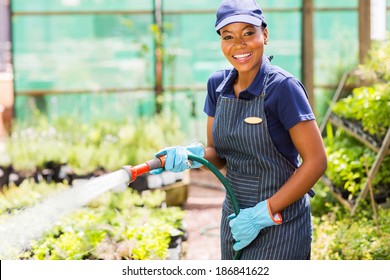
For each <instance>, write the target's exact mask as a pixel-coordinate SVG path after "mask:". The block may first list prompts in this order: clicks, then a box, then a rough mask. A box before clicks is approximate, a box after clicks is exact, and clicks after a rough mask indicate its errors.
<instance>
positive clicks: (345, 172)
mask: <svg viewBox="0 0 390 280" xmlns="http://www.w3.org/2000/svg"><path fill="white" fill-rule="evenodd" d="M327 143H328V142H327V139H325V144H326V151H327V156H328V168H327V170H326V176H328V178H329V179H330V180H332V182H333V184H334V185H335V186H338V187H341V188H343V189H345V190H348V191H349V192H350V193H351V194H352V195H355V194H357V193H358V192H359V191H360V190H361V188H362V186H363V184H364V183H365V180H366V177H367V174H366V168H365V166H366V164H367V165H368V168H370V167H371V165H372V163H373V161H374V158H375V153H374V152H373V151H372V150H371V149H369V148H368V147H366V146H364V145H363V144H361V143H360V142H359V141H357V140H355V139H354V138H352V137H351V136H349V135H347V134H346V133H345V132H344V131H343V130H341V129H339V130H337V131H336V134H335V135H334V136H332V145H328V144H327ZM384 168H385V167H384ZM387 169H388V168H387Z"/></svg>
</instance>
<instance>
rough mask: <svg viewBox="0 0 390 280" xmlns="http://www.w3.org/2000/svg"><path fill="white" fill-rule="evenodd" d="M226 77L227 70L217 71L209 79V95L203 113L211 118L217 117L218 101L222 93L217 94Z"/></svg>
mask: <svg viewBox="0 0 390 280" xmlns="http://www.w3.org/2000/svg"><path fill="white" fill-rule="evenodd" d="M225 76H226V70H220V71H216V72H214V73H213V74H212V75H211V76H210V77H209V79H208V81H207V95H206V100H205V104H204V108H203V111H204V112H205V113H206V114H207V115H208V116H209V117H214V116H215V111H216V106H217V100H218V97H219V95H220V92H217V88H218V86H219V85H220V84H221V83H222V81H223V80H224V79H225Z"/></svg>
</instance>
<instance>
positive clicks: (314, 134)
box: [269, 120, 327, 214]
mask: <svg viewBox="0 0 390 280" xmlns="http://www.w3.org/2000/svg"><path fill="white" fill-rule="evenodd" d="M289 133H290V135H291V139H292V141H293V143H294V145H295V147H296V149H297V150H298V153H299V154H300V156H301V158H302V160H303V162H302V164H301V165H300V166H299V167H298V169H297V170H296V171H295V172H294V174H293V175H292V176H291V177H290V178H289V179H288V180H287V181H286V183H285V184H284V185H283V186H282V187H281V188H280V189H279V191H277V192H276V193H275V194H274V195H273V196H272V197H270V198H269V205H270V210H271V212H272V214H275V213H278V212H280V211H282V210H283V209H284V208H286V207H287V206H289V205H290V204H292V203H293V202H295V201H296V200H298V199H299V198H301V197H302V196H303V195H304V194H305V193H307V192H308V191H309V190H310V189H311V188H312V187H313V186H314V184H315V183H316V182H317V181H318V179H319V178H320V177H321V176H322V174H324V172H325V170H326V168H327V159H326V153H325V147H324V144H323V141H322V137H321V133H320V131H319V129H318V126H317V123H316V121H315V120H312V121H304V122H300V123H298V124H296V125H295V126H293V127H292V128H290V130H289Z"/></svg>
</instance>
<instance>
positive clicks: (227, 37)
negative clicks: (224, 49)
mask: <svg viewBox="0 0 390 280" xmlns="http://www.w3.org/2000/svg"><path fill="white" fill-rule="evenodd" d="M232 38H233V37H232V36H230V35H227V36H224V37H223V39H224V40H230V39H232Z"/></svg>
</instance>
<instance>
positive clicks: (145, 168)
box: [122, 155, 167, 182]
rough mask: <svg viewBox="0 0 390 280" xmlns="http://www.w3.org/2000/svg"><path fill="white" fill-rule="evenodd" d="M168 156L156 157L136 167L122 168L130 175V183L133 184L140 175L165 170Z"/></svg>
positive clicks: (127, 166)
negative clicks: (155, 170) (154, 170)
mask: <svg viewBox="0 0 390 280" xmlns="http://www.w3.org/2000/svg"><path fill="white" fill-rule="evenodd" d="M166 157H167V156H166V155H163V156H161V157H156V158H154V159H151V160H148V161H147V162H144V163H141V164H139V165H136V166H131V165H126V166H123V167H122V168H123V169H125V170H126V171H127V173H128V174H129V182H133V181H134V180H135V179H137V177H138V176H139V175H142V174H145V173H147V172H149V171H150V170H153V169H158V168H163V167H164V165H165V160H166Z"/></svg>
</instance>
